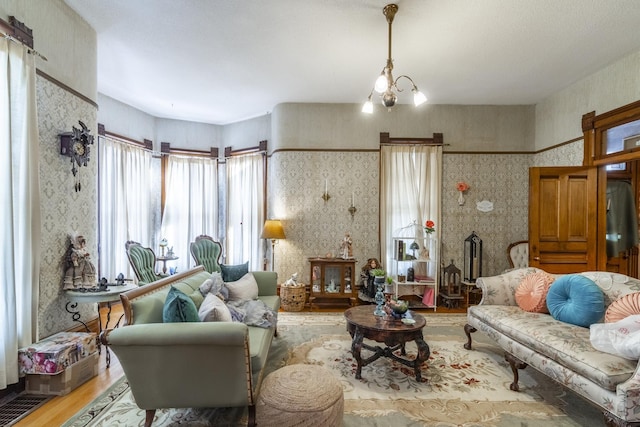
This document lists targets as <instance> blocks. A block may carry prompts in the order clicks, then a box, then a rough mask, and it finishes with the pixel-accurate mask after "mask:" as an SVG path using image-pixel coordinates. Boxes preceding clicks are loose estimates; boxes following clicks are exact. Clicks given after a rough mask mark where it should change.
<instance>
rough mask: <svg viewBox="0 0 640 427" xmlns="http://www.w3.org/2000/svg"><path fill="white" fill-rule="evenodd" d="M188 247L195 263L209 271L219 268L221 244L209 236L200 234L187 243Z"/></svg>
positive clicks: (218, 269)
mask: <svg viewBox="0 0 640 427" xmlns="http://www.w3.org/2000/svg"><path fill="white" fill-rule="evenodd" d="M189 249H190V250H191V256H193V259H194V261H195V262H196V265H202V266H204V269H205V270H206V271H207V272H209V273H213V272H214V271H220V270H221V269H220V255H222V245H221V244H220V243H219V242H216V241H215V240H213V239H212V238H211V237H210V236H207V235H205V234H202V235H200V236H198V237H196V240H195V241H194V242H191V244H190V245H189Z"/></svg>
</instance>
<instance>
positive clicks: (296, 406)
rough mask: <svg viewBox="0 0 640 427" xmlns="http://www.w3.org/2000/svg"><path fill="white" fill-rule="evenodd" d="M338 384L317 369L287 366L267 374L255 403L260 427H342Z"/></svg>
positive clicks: (318, 367) (326, 371)
mask: <svg viewBox="0 0 640 427" xmlns="http://www.w3.org/2000/svg"><path fill="white" fill-rule="evenodd" d="M343 412H344V395H343V392H342V385H341V384H340V381H338V379H337V378H335V377H334V376H333V374H332V373H331V372H330V371H329V370H327V369H326V368H323V367H321V366H316V365H304V364H297V365H289V366H285V367H283V368H280V369H278V370H277V371H274V372H272V373H270V374H269V375H267V377H266V378H265V379H264V381H263V383H262V386H261V387H260V395H259V396H258V401H257V403H256V422H257V424H258V425H259V426H260V427H268V426H277V427H291V426H304V427H312V426H318V427H329V426H331V427H333V426H341V425H342V416H343Z"/></svg>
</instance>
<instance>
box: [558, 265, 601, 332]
mask: <svg viewBox="0 0 640 427" xmlns="http://www.w3.org/2000/svg"><path fill="white" fill-rule="evenodd" d="M547 307H548V308H549V312H550V313H551V316H553V318H554V319H556V320H560V321H561V322H566V323H571V324H573V325H577V326H582V327H584V328H588V327H589V326H590V325H591V324H592V323H596V322H598V321H599V320H600V319H602V316H603V315H604V293H603V292H602V289H600V287H599V286H598V285H596V284H595V282H594V281H593V280H591V279H589V278H587V277H585V276H582V275H580V274H567V275H565V276H561V277H559V278H558V279H556V281H555V282H553V284H552V285H551V287H549V291H548V292H547Z"/></svg>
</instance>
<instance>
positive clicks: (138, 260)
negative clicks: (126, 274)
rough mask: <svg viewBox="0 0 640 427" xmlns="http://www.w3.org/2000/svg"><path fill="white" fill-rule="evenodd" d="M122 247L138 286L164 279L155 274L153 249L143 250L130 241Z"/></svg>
mask: <svg viewBox="0 0 640 427" xmlns="http://www.w3.org/2000/svg"><path fill="white" fill-rule="evenodd" d="M124 247H125V249H126V250H127V258H129V262H130V263H131V267H133V272H134V273H135V274H136V277H137V278H138V285H144V284H147V283H151V282H155V281H156V280H159V279H162V278H163V277H165V276H163V275H161V274H157V273H156V254H155V253H154V252H153V249H151V248H145V247H143V246H142V245H141V244H140V243H138V242H134V241H132V240H129V241H128V242H127V243H125V245H124Z"/></svg>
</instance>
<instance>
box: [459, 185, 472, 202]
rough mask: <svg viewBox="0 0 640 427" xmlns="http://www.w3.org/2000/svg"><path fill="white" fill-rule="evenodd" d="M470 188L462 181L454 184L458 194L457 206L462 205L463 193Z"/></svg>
mask: <svg viewBox="0 0 640 427" xmlns="http://www.w3.org/2000/svg"><path fill="white" fill-rule="evenodd" d="M470 188H471V187H470V186H469V184H467V183H466V182H464V181H460V182H458V183H457V184H456V190H458V192H459V193H460V194H459V195H458V204H459V205H460V206H462V205H464V192H465V191H467V190H468V189H470Z"/></svg>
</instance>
